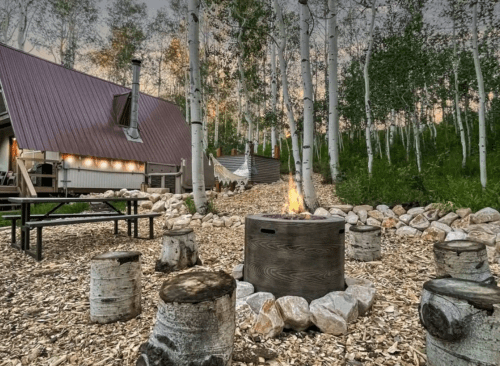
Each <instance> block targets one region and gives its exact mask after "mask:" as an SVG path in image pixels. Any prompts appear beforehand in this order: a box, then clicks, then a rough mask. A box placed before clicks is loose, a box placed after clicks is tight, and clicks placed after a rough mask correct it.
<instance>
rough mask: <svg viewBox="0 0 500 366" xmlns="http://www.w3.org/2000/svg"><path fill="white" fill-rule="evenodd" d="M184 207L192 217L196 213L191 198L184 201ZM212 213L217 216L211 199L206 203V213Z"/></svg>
mask: <svg viewBox="0 0 500 366" xmlns="http://www.w3.org/2000/svg"><path fill="white" fill-rule="evenodd" d="M184 202H185V203H186V207H187V209H188V211H189V213H190V214H191V215H194V214H195V213H196V206H195V205H194V201H193V199H192V198H191V197H188V198H187V199H186V200H185V201H184ZM209 212H211V213H213V214H217V213H218V211H217V208H216V207H215V202H214V200H213V199H210V200H208V202H207V213H209Z"/></svg>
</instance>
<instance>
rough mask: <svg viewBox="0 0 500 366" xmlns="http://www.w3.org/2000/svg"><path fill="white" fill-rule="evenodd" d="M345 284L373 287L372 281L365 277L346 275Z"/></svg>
mask: <svg viewBox="0 0 500 366" xmlns="http://www.w3.org/2000/svg"><path fill="white" fill-rule="evenodd" d="M345 284H346V286H347V287H349V286H355V285H356V286H363V287H369V288H375V285H374V284H373V282H372V281H369V280H367V279H366V278H356V277H346V278H345Z"/></svg>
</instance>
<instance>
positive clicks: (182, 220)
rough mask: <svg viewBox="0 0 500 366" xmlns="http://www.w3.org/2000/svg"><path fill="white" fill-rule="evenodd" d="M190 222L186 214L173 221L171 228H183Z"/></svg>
mask: <svg viewBox="0 0 500 366" xmlns="http://www.w3.org/2000/svg"><path fill="white" fill-rule="evenodd" d="M190 222H191V217H190V216H188V215H186V216H181V217H179V218H178V219H177V220H176V221H174V227H173V230H176V229H181V228H184V227H186V226H188V225H189V223H190Z"/></svg>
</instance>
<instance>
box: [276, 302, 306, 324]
mask: <svg viewBox="0 0 500 366" xmlns="http://www.w3.org/2000/svg"><path fill="white" fill-rule="evenodd" d="M276 304H277V305H278V309H279V310H280V313H281V317H282V318H283V321H284V322H285V328H287V329H293V330H296V331H302V330H306V329H307V328H309V327H310V326H311V324H312V323H311V312H310V311H309V304H308V303H307V300H306V299H304V298H303V297H299V296H283V297H280V298H279V299H278V300H277V301H276Z"/></svg>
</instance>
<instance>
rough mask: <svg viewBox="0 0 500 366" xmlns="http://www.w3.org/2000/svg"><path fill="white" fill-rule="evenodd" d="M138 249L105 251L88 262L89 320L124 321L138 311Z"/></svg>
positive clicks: (139, 305) (139, 268) (139, 290)
mask: <svg viewBox="0 0 500 366" xmlns="http://www.w3.org/2000/svg"><path fill="white" fill-rule="evenodd" d="M140 256H141V253H140V252H109V253H104V254H100V255H98V256H95V257H94V258H92V262H91V265H90V320H91V321H92V322H97V323H101V324H105V323H112V322H116V321H126V320H129V319H132V318H135V317H136V316H137V315H139V314H140V313H141V275H142V273H141V262H140V260H139V257H140Z"/></svg>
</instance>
